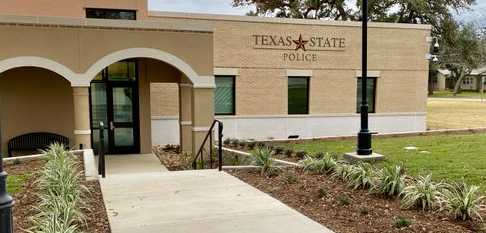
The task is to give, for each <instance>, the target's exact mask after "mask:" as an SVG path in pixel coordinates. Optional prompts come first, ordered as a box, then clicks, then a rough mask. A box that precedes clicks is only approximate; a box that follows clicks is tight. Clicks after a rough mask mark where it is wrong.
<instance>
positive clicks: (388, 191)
mask: <svg viewBox="0 0 486 233" xmlns="http://www.w3.org/2000/svg"><path fill="white" fill-rule="evenodd" d="M404 187H405V176H404V172H403V168H402V166H400V165H396V166H388V167H385V168H383V169H382V170H380V171H378V172H376V183H375V184H374V185H373V187H372V190H373V191H376V192H378V193H382V194H385V195H388V196H396V195H399V194H400V193H401V192H402V190H403V188H404Z"/></svg>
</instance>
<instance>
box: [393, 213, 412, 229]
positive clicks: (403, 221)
mask: <svg viewBox="0 0 486 233" xmlns="http://www.w3.org/2000/svg"><path fill="white" fill-rule="evenodd" d="M410 225H412V220H410V219H408V218H406V217H402V216H398V218H396V219H395V227H396V228H398V229H402V228H405V227H409V226H410Z"/></svg>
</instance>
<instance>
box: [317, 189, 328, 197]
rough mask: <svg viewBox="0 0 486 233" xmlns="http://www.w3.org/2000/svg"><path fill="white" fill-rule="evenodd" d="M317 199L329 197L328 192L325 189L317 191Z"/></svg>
mask: <svg viewBox="0 0 486 233" xmlns="http://www.w3.org/2000/svg"><path fill="white" fill-rule="evenodd" d="M317 197H319V199H322V198H325V197H327V191H326V190H325V189H324V188H319V190H317Z"/></svg>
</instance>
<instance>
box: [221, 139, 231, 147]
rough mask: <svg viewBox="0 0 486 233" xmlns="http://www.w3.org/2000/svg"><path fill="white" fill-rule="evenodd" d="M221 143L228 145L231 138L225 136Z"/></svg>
mask: <svg viewBox="0 0 486 233" xmlns="http://www.w3.org/2000/svg"><path fill="white" fill-rule="evenodd" d="M223 144H224V145H225V146H229V145H230V144H231V138H226V139H225V140H224V141H223Z"/></svg>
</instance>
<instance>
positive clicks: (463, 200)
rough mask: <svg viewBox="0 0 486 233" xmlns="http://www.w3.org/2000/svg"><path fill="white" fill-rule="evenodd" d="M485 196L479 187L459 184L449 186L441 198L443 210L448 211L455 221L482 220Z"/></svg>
mask: <svg viewBox="0 0 486 233" xmlns="http://www.w3.org/2000/svg"><path fill="white" fill-rule="evenodd" d="M484 198H485V197H484V196H481V195H480V190H479V187H478V186H475V185H468V184H466V183H464V182H458V183H454V184H451V185H448V186H447V188H446V189H445V190H444V195H443V197H442V198H441V199H442V200H441V202H442V209H445V210H446V211H448V212H449V213H450V214H451V215H452V216H453V217H454V218H455V219H462V220H468V219H474V218H478V219H481V220H482V218H481V215H480V213H479V210H480V204H481V201H482V200H483V199H484Z"/></svg>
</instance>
